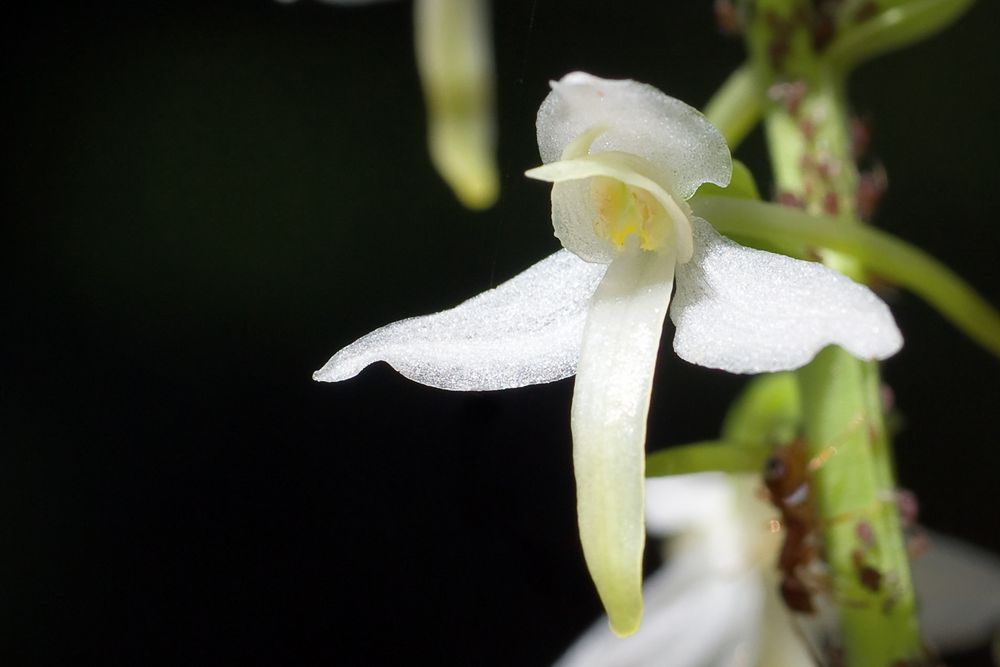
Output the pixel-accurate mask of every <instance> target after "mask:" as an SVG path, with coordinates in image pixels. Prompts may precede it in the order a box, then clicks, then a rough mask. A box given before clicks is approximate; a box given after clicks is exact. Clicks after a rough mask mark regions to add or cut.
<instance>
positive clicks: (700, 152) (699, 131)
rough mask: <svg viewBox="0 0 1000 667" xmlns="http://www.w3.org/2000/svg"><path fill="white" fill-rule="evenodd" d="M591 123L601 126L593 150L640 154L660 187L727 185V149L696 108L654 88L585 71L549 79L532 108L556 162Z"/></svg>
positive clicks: (543, 144)
mask: <svg viewBox="0 0 1000 667" xmlns="http://www.w3.org/2000/svg"><path fill="white" fill-rule="evenodd" d="M594 127H604V128H606V130H605V132H604V133H603V134H601V135H600V136H599V137H598V138H597V139H596V140H595V141H594V143H593V144H592V145H591V148H590V153H591V154H594V153H603V152H607V151H620V152H623V153H631V154H633V155H638V156H640V157H643V158H645V159H646V160H649V161H650V162H652V163H653V164H654V165H656V167H657V168H658V169H660V170H661V171H663V172H664V174H665V175H666V176H667V177H668V179H669V181H670V182H669V183H666V184H664V185H666V186H667V187H669V188H670V189H671V190H672V194H674V195H675V196H677V197H680V198H681V199H687V198H688V197H690V196H691V195H693V194H694V192H695V190H697V189H698V186H699V185H701V184H702V183H715V184H716V185H720V186H723V187H724V186H726V185H727V184H728V183H729V179H730V177H731V174H732V159H731V157H730V154H729V147H728V146H727V145H726V140H725V139H724V138H723V136H722V135H721V134H720V133H719V131H718V130H717V129H716V128H715V126H713V125H712V124H711V123H709V122H708V120H707V119H706V118H705V117H704V116H703V115H702V114H701V112H699V111H698V110H697V109H694V108H693V107H690V106H688V105H687V104H684V103H683V102H681V101H680V100H676V99H674V98H672V97H670V96H669V95H665V94H664V93H662V92H660V91H659V90H657V89H656V88H654V87H653V86H650V85H647V84H644V83H639V82H638V81H632V80H629V79H625V80H621V81H613V80H609V79H601V78H598V77H596V76H592V75H590V74H586V73H584V72H573V73H572V74H567V75H566V76H564V77H563V78H562V79H561V80H560V81H554V82H552V92H551V93H549V95H548V97H546V98H545V101H544V102H542V106H541V107H540V108H539V109H538V119H537V124H536V129H537V132H538V150H539V153H541V156H542V161H543V162H555V161H556V160H559V159H560V158H561V157H562V153H563V149H564V148H565V147H566V146H567V145H568V144H569V143H570V142H571V141H573V140H574V139H575V138H576V137H578V136H580V135H581V134H583V133H584V132H586V131H587V130H590V129H593V128H594Z"/></svg>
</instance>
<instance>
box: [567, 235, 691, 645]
mask: <svg viewBox="0 0 1000 667" xmlns="http://www.w3.org/2000/svg"><path fill="white" fill-rule="evenodd" d="M673 269H674V260H673V257H672V256H671V255H670V254H663V253H651V252H642V251H639V250H638V249H636V248H632V249H629V250H626V252H625V253H624V254H623V255H622V256H620V257H618V258H617V259H615V260H614V261H613V262H612V263H611V265H610V266H609V267H608V273H607V275H606V276H605V277H604V280H602V281H601V284H600V286H599V287H598V289H597V291H596V292H595V293H594V299H593V305H592V306H591V310H590V314H589V315H588V316H587V326H586V330H585V333H584V340H583V349H582V350H581V353H580V364H579V366H578V368H577V376H576V387H575V389H574V393H573V408H572V413H571V417H572V419H571V422H572V427H573V461H574V471H575V473H576V486H577V512H578V515H579V522H580V541H581V542H582V544H583V554H584V557H585V558H586V560H587V567H588V568H589V569H590V574H591V577H593V579H594V584H595V585H596V586H597V591H598V593H599V594H600V596H601V600H602V601H603V602H604V607H605V609H606V610H607V611H608V614H609V616H610V619H611V627H612V629H613V630H614V631H615V632H616V633H617V634H620V635H624V634H630V633H632V632H634V631H635V629H636V628H637V627H638V625H639V621H640V619H641V617H642V593H641V586H642V550H643V546H644V542H645V527H644V526H643V472H644V468H645V447H644V445H645V440H646V414H647V411H648V409H649V395H650V391H651V390H652V383H653V371H654V368H655V365H656V353H657V349H658V348H659V343H660V334H661V332H662V328H663V318H664V316H665V315H666V312H667V306H668V304H669V301H670V290H671V286H672V282H673Z"/></svg>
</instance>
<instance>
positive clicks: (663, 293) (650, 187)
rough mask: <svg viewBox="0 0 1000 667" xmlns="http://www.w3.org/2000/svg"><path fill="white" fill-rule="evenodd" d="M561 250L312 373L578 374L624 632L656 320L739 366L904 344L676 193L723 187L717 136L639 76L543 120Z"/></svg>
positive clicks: (555, 91)
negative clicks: (835, 348)
mask: <svg viewBox="0 0 1000 667" xmlns="http://www.w3.org/2000/svg"><path fill="white" fill-rule="evenodd" d="M537 129H538V144H539V150H540V152H541V155H542V159H543V161H544V162H545V163H546V164H545V165H544V166H542V167H539V168H537V169H533V170H531V171H529V172H528V175H529V176H531V177H533V178H539V179H543V180H548V181H552V182H554V183H555V185H554V186H553V188H552V222H553V226H554V227H555V233H556V236H557V237H559V239H560V240H561V241H562V243H563V246H564V247H565V249H564V250H560V251H559V252H556V253H555V254H553V255H551V256H549V257H548V258H546V259H544V260H542V261H541V262H539V263H538V264H536V265H534V266H532V267H531V268H529V269H528V270H527V271H525V272H524V273H522V274H520V275H518V276H517V277H515V278H513V279H512V280H509V281H508V282H506V283H503V284H501V285H500V286H498V287H496V288H495V289H492V290H489V291H487V292H485V293H483V294H480V295H479V296H477V297H474V298H472V299H470V300H468V301H466V302H464V303H462V304H460V305H459V306H457V307H456V308H453V309H451V310H447V311H444V312H441V313H437V314H435V315H428V316H424V317H417V318H412V319H408V320H402V321H400V322H395V323H393V324H390V325H388V326H385V327H383V328H381V329H378V330H376V331H374V332H372V333H370V334H368V335H367V336H364V337H362V338H361V339H359V340H358V341H356V342H354V343H352V344H351V345H349V346H347V347H346V348H344V349H343V350H341V351H340V352H338V353H337V354H335V355H334V356H333V358H331V359H330V361H329V362H327V364H326V365H325V366H324V367H323V368H322V369H320V370H319V371H317V372H316V373H315V375H314V378H315V379H316V380H321V381H327V382H336V381H340V380H346V379H348V378H351V377H353V376H355V375H356V374H357V373H359V372H360V371H361V369H363V368H364V367H366V366H368V365H369V364H371V363H374V362H375V361H379V360H382V361H387V362H388V363H389V364H391V365H392V366H393V367H394V368H396V369H397V370H398V371H399V372H400V373H402V374H403V375H405V376H406V377H408V378H410V379H413V380H416V381H417V382H421V383H423V384H427V385H430V386H433V387H439V388H442V389H451V390H493V389H506V388H511V387H521V386H524V385H529V384H538V383H543V382H553V381H555V380H559V379H561V378H565V377H568V376H570V375H573V374H574V373H576V376H577V377H576V386H575V389H574V396H573V408H572V430H573V448H574V452H573V457H574V466H575V473H576V480H577V508H578V516H579V524H580V538H581V542H582V544H583V550H584V556H585V557H586V561H587V566H588V568H589V570H590V573H591V575H592V577H593V579H594V583H595V585H596V587H597V590H598V593H599V595H600V597H601V599H602V601H603V603H604V606H605V608H606V609H607V610H608V613H609V616H610V620H611V627H612V629H613V630H614V631H615V632H616V633H617V634H619V635H626V634H630V633H632V632H634V631H635V630H636V628H637V627H638V625H639V622H640V619H641V616H642V593H641V586H642V551H643V547H644V543H645V528H644V525H643V488H644V486H643V473H644V465H645V461H644V444H645V434H646V415H647V411H648V407H649V396H650V391H651V388H652V380H653V370H654V366H655V362H656V354H657V350H658V348H659V343H660V335H661V331H662V326H663V319H664V317H665V315H666V313H667V307H668V304H670V295H671V291H672V289H673V283H674V278H675V276H676V283H677V290H676V294H675V295H674V299H673V305H672V306H671V308H670V314H671V318H672V319H673V321H674V324H675V325H676V327H677V331H676V334H675V336H674V349H675V351H676V352H677V353H678V354H679V355H680V356H681V357H682V358H684V359H686V360H688V361H690V362H692V363H695V364H699V365H702V366H707V367H710V368H721V369H724V370H727V371H731V372H734V373H759V372H765V371H777V370H783V369H792V368H797V367H799V366H802V365H803V364H805V363H807V362H808V361H809V360H810V359H811V358H812V357H813V356H814V355H815V354H816V352H818V351H819V350H820V349H822V348H823V347H825V346H826V345H829V344H838V345H841V346H842V347H844V348H846V349H847V350H849V351H850V352H851V353H852V354H854V355H856V356H858V357H861V358H865V359H873V358H877V359H882V358H885V357H888V356H890V355H891V354H893V353H895V352H896V351H897V350H898V349H899V348H900V346H901V337H900V334H899V331H898V329H897V328H896V325H895V323H894V322H893V320H892V316H891V315H890V313H889V310H888V308H887V307H886V305H885V304H884V303H883V302H882V301H880V300H879V299H878V298H877V297H876V296H875V295H874V294H873V293H872V292H871V291H870V290H868V289H867V288H866V287H863V286H861V285H858V284H855V283H853V282H851V281H850V280H849V279H847V278H845V277H844V276H842V275H840V274H838V273H835V272H833V271H831V270H829V269H827V268H825V267H823V266H821V265H819V264H814V263H810V262H803V261H799V260H795V259H791V258H788V257H785V256H781V255H775V254H771V253H767V252H762V251H758V250H753V249H750V248H745V247H742V246H739V245H737V244H735V243H733V242H732V241H729V240H728V239H726V238H723V237H722V236H720V235H719V234H718V233H717V232H716V231H715V230H714V229H713V228H712V227H711V225H709V224H708V223H707V222H706V221H705V220H702V219H700V218H697V217H695V216H694V215H693V214H692V213H691V209H690V208H689V207H688V205H687V203H686V199H688V198H689V197H691V196H692V195H693V194H694V192H695V190H697V188H698V186H700V185H701V184H702V183H707V182H711V183H716V184H718V185H722V186H724V185H726V184H727V183H728V182H729V178H730V173H731V169H732V164H731V158H730V156H729V150H728V148H727V147H726V143H725V141H724V140H723V138H722V136H721V135H720V134H719V132H718V131H717V130H716V129H715V128H714V127H713V126H712V125H711V124H710V123H709V122H708V121H707V120H706V119H705V118H704V116H702V115H701V114H700V113H699V112H698V111H696V110H695V109H693V108H691V107H689V106H687V105H686V104H684V103H682V102H680V101H678V100H675V99H673V98H671V97H668V96H667V95H665V94H663V93H661V92H660V91H658V90H656V89H655V88H653V87H651V86H648V85H645V84H642V83H637V82H635V81H627V80H626V81H609V80H605V79H599V78H597V77H594V76H591V75H589V74H584V73H579V72H578V73H573V74H569V75H567V76H565V77H564V78H563V79H562V80H561V81H559V82H553V84H552V92H551V93H550V94H549V96H548V97H547V98H546V99H545V101H544V102H543V103H542V106H541V108H540V109H539V112H538V125H537Z"/></svg>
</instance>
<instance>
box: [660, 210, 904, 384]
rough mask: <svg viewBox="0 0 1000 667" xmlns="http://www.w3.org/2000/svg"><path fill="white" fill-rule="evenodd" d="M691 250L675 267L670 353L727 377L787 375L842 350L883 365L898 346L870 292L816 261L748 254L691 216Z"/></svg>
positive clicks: (889, 317)
mask: <svg viewBox="0 0 1000 667" xmlns="http://www.w3.org/2000/svg"><path fill="white" fill-rule="evenodd" d="M692 226H693V230H694V239H695V251H694V257H693V258H692V259H691V261H690V262H688V263H687V264H684V265H680V266H678V267H677V294H676V295H675V296H674V303H673V306H672V307H671V310H670V317H671V319H673V321H674V324H676V325H677V333H676V335H675V336H674V350H676V351H677V354H679V355H680V356H681V357H682V358H684V359H686V360H687V361H690V362H691V363H694V364H698V365H700V366H707V367H709V368H721V369H723V370H727V371H730V372H732V373H762V372H769V371H780V370H790V369H793V368H798V367H800V366H803V365H805V364H806V363H808V362H809V361H810V360H811V359H812V358H813V356H814V355H815V354H816V353H817V352H819V351H820V350H821V349H822V348H824V347H826V346H827V345H830V344H836V345H840V346H841V347H843V348H844V349H846V350H847V351H848V352H850V353H851V354H853V355H854V356H856V357H858V358H861V359H885V358H886V357H889V356H891V355H893V354H895V353H896V352H897V351H898V350H899V348H900V347H901V346H902V344H903V339H902V336H901V335H900V333H899V329H897V328H896V323H895V322H894V321H893V319H892V314H891V313H890V312H889V308H888V306H886V305H885V303H884V302H883V301H882V300H881V299H879V298H878V297H877V296H875V294H874V293H872V291H871V290H869V289H868V288H867V287H864V286H863V285H859V284H857V283H855V282H853V281H851V280H850V279H848V278H846V277H845V276H843V275H841V274H839V273H837V272H835V271H832V270H830V269H828V268H826V267H824V266H822V265H820V264H816V263H814V262H803V261H800V260H796V259H792V258H790V257H785V256H784V255H775V254H773V253H769V252H763V251H760V250H753V249H751V248H745V247H743V246H741V245H738V244H736V243H733V242H732V241H730V240H729V239H727V238H724V237H722V236H720V235H719V234H718V232H716V231H715V230H714V229H713V228H712V226H711V225H709V224H708V223H707V222H705V221H704V220H702V219H700V218H692Z"/></svg>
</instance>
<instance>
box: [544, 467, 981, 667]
mask: <svg viewBox="0 0 1000 667" xmlns="http://www.w3.org/2000/svg"><path fill="white" fill-rule="evenodd" d="M760 488H761V485H760V481H759V478H757V477H756V476H730V477H727V476H726V475H724V474H722V473H703V474H697V475H678V476H673V477H658V478H653V479H650V480H648V482H647V485H646V522H647V527H648V529H649V532H650V534H652V535H669V536H672V539H671V540H670V541H669V542H666V543H665V544H667V545H669V549H668V552H667V554H666V555H665V560H666V564H665V565H664V566H663V568H661V569H660V570H659V571H657V572H655V573H654V574H653V575H652V576H650V577H649V578H648V579H647V581H646V583H645V586H644V588H643V592H644V594H645V598H646V609H647V611H646V619H645V622H644V623H643V625H642V627H641V628H640V629H639V631H638V632H637V633H636V634H635V635H634V636H632V637H628V638H626V639H618V638H615V637H613V636H612V635H610V634H608V632H607V630H606V627H607V626H606V621H603V620H601V621H598V622H596V623H594V625H593V626H591V628H590V629H589V630H587V631H586V632H585V633H584V634H583V635H582V636H581V637H580V638H579V639H578V640H577V641H576V643H574V644H573V646H571V647H570V648H569V650H567V652H566V653H565V654H564V655H563V656H562V658H561V659H560V660H559V661H558V662H557V663H556V665H555V667H799V666H801V667H813V666H814V665H815V664H816V662H815V660H814V659H813V658H812V657H811V653H810V650H809V649H808V648H807V647H806V645H805V641H806V637H809V641H811V642H813V643H814V644H819V643H821V642H819V640H818V638H816V637H812V636H811V633H814V632H815V630H816V629H817V628H818V627H821V626H820V625H818V624H817V623H815V622H813V623H804V622H803V620H804V619H802V618H801V617H800V618H799V619H798V620H796V619H795V618H793V615H792V614H791V613H790V612H789V611H788V609H787V607H786V606H785V603H784V601H783V600H782V599H781V596H780V595H779V581H778V579H779V577H778V574H777V566H776V562H777V557H778V551H779V549H780V546H781V540H782V539H783V533H781V532H772V531H771V530H769V529H768V525H769V524H770V521H771V520H773V519H776V518H778V515H777V513H776V510H775V509H774V508H773V507H772V506H771V505H770V504H769V503H767V502H764V501H763V500H762V499H761V494H760V493H759V489H760ZM912 572H913V577H914V584H915V587H916V590H917V596H918V600H919V602H920V621H921V628H922V630H923V634H924V638H925V641H927V643H928V644H929V645H930V647H931V648H933V649H935V650H938V651H942V652H947V651H959V650H965V649H968V648H970V647H974V646H977V645H984V644H985V643H986V642H987V641H988V640H989V638H990V636H991V633H992V632H994V631H995V630H996V629H997V627H998V625H1000V562H998V560H997V559H996V557H994V556H992V555H990V554H988V553H986V552H983V551H982V550H980V549H977V548H975V547H972V546H971V545H968V544H964V543H961V542H959V541H957V540H954V539H952V538H948V537H945V536H943V535H939V534H934V535H932V536H931V538H930V547H929V549H928V550H927V552H926V553H924V554H923V555H922V556H921V557H919V558H917V559H916V560H914V561H913V563H912ZM796 624H798V625H796Z"/></svg>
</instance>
